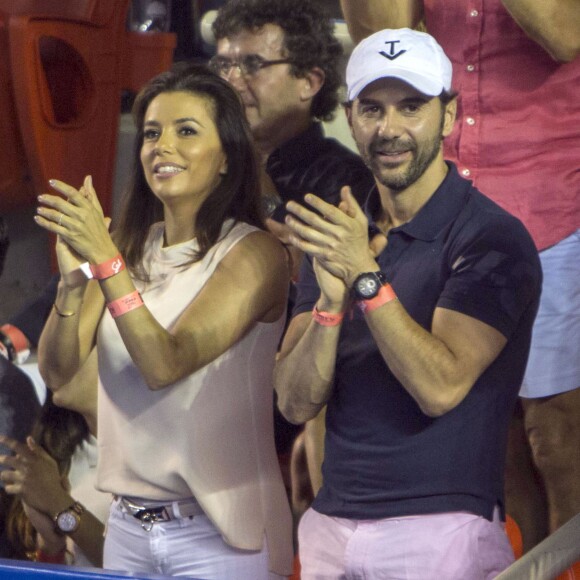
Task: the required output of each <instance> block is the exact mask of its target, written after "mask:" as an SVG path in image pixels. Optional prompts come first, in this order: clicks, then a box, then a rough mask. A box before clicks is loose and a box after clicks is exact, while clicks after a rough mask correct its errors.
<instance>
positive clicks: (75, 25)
mask: <svg viewBox="0 0 580 580" xmlns="http://www.w3.org/2000/svg"><path fill="white" fill-rule="evenodd" d="M128 8H129V0H75V2H62V0H12V1H8V0H0V11H3V12H2V13H1V19H2V23H3V27H2V32H3V34H2V44H3V47H4V49H5V50H6V49H7V51H8V54H9V64H8V68H9V71H8V73H9V77H10V78H11V79H12V83H11V84H12V94H13V102H14V104H13V107H12V109H13V111H14V110H15V111H16V117H17V125H18V131H19V134H20V139H21V142H22V145H21V150H23V151H24V155H25V160H26V166H27V168H28V170H29V174H30V177H31V181H32V185H33V189H34V190H35V191H36V193H38V192H40V191H45V190H46V189H47V181H48V179H50V178H56V179H60V180H62V181H65V182H68V183H70V184H72V185H80V184H81V183H82V181H83V178H84V176H85V175H87V174H91V175H92V176H93V181H94V183H95V188H96V190H97V192H98V193H99V196H100V199H101V203H102V205H103V207H104V209H105V211H106V212H108V211H109V210H110V207H111V194H112V184H113V176H114V170H115V160H116V144H117V136H118V123H119V116H120V107H121V92H122V90H123V89H130V90H134V91H136V90H138V89H139V88H140V86H141V85H142V84H143V83H145V82H146V81H147V80H149V79H150V78H151V77H152V76H154V75H155V74H157V73H158V72H160V71H162V70H165V69H167V68H169V67H170V66H171V63H172V60H173V49H174V47H175V37H174V35H173V34H168V33H144V34H140V35H138V38H136V37H135V33H132V32H129V31H127V30H126V29H125V28H126V16H127V11H128ZM6 37H7V38H6ZM141 37H146V38H141ZM144 54H146V55H147V56H146V57H144V56H143V55H144ZM0 60H1V59H0ZM5 66H6V63H5ZM0 98H1V97H0ZM5 99H6V100H7V99H8V98H7V97H6V96H5ZM5 102H6V101H5ZM12 129H14V127H12ZM2 130H4V132H6V131H7V129H6V128H4V129H3V128H2V127H1V126H0V131H2ZM13 133H15V132H14V131H13ZM14 139H17V137H16V135H14ZM20 165H21V166H22V163H21V164H20ZM2 194H3V191H2ZM3 199H4V195H2V196H1V197H0V211H1V210H4V209H5V208H4V207H2V203H3ZM26 199H28V198H26ZM32 199H34V196H32ZM24 201H26V200H24Z"/></svg>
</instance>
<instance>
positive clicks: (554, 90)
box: [341, 0, 580, 550]
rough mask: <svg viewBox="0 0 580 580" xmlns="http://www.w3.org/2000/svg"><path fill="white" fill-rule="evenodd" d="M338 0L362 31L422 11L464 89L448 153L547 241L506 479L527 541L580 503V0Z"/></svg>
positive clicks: (511, 508)
mask: <svg viewBox="0 0 580 580" xmlns="http://www.w3.org/2000/svg"><path fill="white" fill-rule="evenodd" d="M341 5H342V9H343V13H344V16H345V18H346V21H347V24H348V26H349V30H350V33H351V35H352V36H353V38H354V40H355V41H358V40H361V39H362V38H364V37H365V36H367V35H368V34H370V33H371V32H374V31H375V30H379V29H381V28H400V27H415V26H417V25H418V24H419V22H420V21H421V20H424V22H425V24H426V27H427V30H428V31H429V33H430V34H432V35H433V36H434V37H435V38H436V39H437V40H438V41H439V42H440V43H441V45H442V47H443V49H444V50H445V52H446V54H447V55H448V56H449V58H450V59H451V61H452V63H453V70H454V86H455V88H456V89H457V90H458V92H459V95H460V97H459V103H458V121H457V122H456V125H455V129H454V131H453V133H452V134H451V135H450V137H449V138H448V139H446V140H445V156H446V158H447V159H449V160H451V161H453V162H455V163H456V165H457V167H458V170H459V172H460V174H461V175H462V176H464V177H466V178H468V179H471V180H473V183H474V185H475V186H476V187H477V188H478V189H479V190H480V191H482V192H483V193H484V194H486V195H487V196H489V197H491V198H492V199H493V200H494V201H496V202H497V203H498V204H499V205H501V206H502V207H504V208H505V209H507V210H508V211H509V212H510V213H512V214H514V215H516V216H517V217H519V218H520V219H521V220H522V221H523V222H524V224H525V225H526V227H527V228H528V230H529V231H530V233H531V234H532V237H533V239H534V241H535V243H536V246H537V248H538V250H539V252H540V259H541V261H542V267H543V270H544V290H543V294H542V301H541V304H540V311H539V314H538V317H537V319H536V323H535V327H534V337H533V341H532V350H531V353H530V358H529V362H528V368H527V372H526V376H525V377H524V382H523V385H522V390H521V392H520V396H521V399H520V401H521V406H520V407H519V413H518V414H516V417H514V422H513V426H512V433H511V440H510V449H509V451H508V470H507V478H506V479H507V482H506V483H507V485H506V492H507V510H508V513H510V514H511V515H512V516H513V517H514V519H515V520H516V521H517V522H518V524H519V525H520V527H521V529H522V533H523V538H524V549H525V550H528V549H530V548H531V547H533V546H534V545H535V544H536V543H538V542H539V541H540V540H541V539H542V538H543V537H545V536H546V535H547V534H548V533H549V532H551V531H554V530H555V529H557V528H558V527H560V526H561V525H562V524H564V523H565V522H566V521H568V520H569V519H570V518H571V517H573V516H574V515H575V514H576V513H578V512H580V462H579V461H578V449H579V448H580V422H579V421H578V416H579V414H580V388H579V386H580V352H579V346H578V345H580V317H579V314H578V313H579V312H580V292H579V291H578V283H577V282H578V279H579V278H580V260H578V257H577V256H578V253H579V251H580V229H579V226H580V209H579V208H580V204H579V203H578V194H579V192H580V169H579V162H578V151H579V150H580V129H579V128H580V100H579V99H578V95H577V92H578V87H579V86H580V59H578V58H577V57H578V55H579V54H580V2H578V1H575V0H572V1H565V2H561V1H558V0H543V1H542V2H537V1H535V0H486V1H485V2H484V1H483V0H469V1H468V0H445V1H443V0H389V1H388V2H387V1H385V0H374V1H373V0H370V1H368V2H364V3H361V2H353V1H352V0H341ZM538 476H539V478H538ZM536 481H539V482H540V485H538V484H537V483H536Z"/></svg>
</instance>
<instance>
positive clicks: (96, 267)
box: [89, 254, 125, 280]
mask: <svg viewBox="0 0 580 580" xmlns="http://www.w3.org/2000/svg"><path fill="white" fill-rule="evenodd" d="M124 269H125V260H123V256H121V254H117V255H116V256H115V257H114V258H111V259H110V260H107V261H106V262H103V263H102V264H89V270H90V271H91V274H92V275H93V278H94V279H95V280H106V279H107V278H110V277H111V276H114V275H115V274H118V273H119V272H122V271H123V270H124Z"/></svg>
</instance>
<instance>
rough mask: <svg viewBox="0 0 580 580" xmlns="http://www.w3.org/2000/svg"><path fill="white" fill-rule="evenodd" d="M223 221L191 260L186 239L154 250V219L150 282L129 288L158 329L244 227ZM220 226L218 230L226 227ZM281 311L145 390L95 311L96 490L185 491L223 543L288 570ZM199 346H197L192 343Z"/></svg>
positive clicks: (168, 496)
mask: <svg viewBox="0 0 580 580" xmlns="http://www.w3.org/2000/svg"><path fill="white" fill-rule="evenodd" d="M231 226H232V222H231V221H229V222H227V223H226V224H225V225H224V229H223V230H222V234H224V233H225V235H223V237H222V238H221V239H220V241H218V242H217V243H216V244H215V246H214V247H213V248H212V249H211V250H210V251H209V252H208V253H207V255H206V256H205V257H204V258H203V259H202V260H201V261H199V262H196V263H194V264H190V265H189V266H187V267H185V268H183V267H181V268H180V267H179V266H180V265H181V264H183V262H184V261H186V260H187V259H188V258H190V257H191V252H192V250H193V249H195V248H196V247H197V242H196V241H195V240H191V241H189V242H185V243H182V244H177V245H175V246H171V247H168V248H163V247H162V245H163V232H164V228H163V224H162V223H159V224H155V225H154V226H152V228H151V232H150V235H149V239H148V242H147V246H146V253H145V264H146V265H147V266H148V271H149V273H150V277H151V281H150V282H148V283H142V282H139V281H136V286H137V289H138V290H139V291H140V292H141V296H142V298H143V301H144V303H145V305H146V306H147V308H148V309H149V310H150V312H151V314H152V315H153V316H154V317H155V318H156V320H157V321H158V322H159V323H160V324H161V325H163V327H165V328H169V327H170V326H171V325H172V324H174V322H175V321H176V320H177V319H178V318H179V316H180V315H181V313H182V312H183V311H184V309H185V308H186V307H187V306H188V305H189V303H190V302H191V301H192V300H193V299H194V298H195V297H196V296H197V294H198V293H199V291H200V290H201V289H202V288H203V286H204V285H205V283H206V282H207V280H208V279H209V278H210V276H211V275H212V273H213V272H214V270H215V269H216V267H217V265H218V264H219V262H220V260H221V259H222V258H223V257H224V256H225V255H226V254H227V253H228V251H229V250H230V249H231V248H232V247H233V246H234V245H235V244H236V243H237V242H238V241H239V240H241V239H242V238H244V237H245V236H246V235H248V234H250V233H252V232H254V231H257V228H255V227H253V226H249V225H248V224H244V223H238V224H236V225H235V226H234V227H233V228H232V229H231V231H229V232H228V229H229V228H231ZM226 232H227V233H226ZM283 325H284V316H282V317H281V318H280V319H279V320H278V321H276V322H274V323H268V324H266V323H257V324H255V326H254V327H253V328H252V329H251V330H250V331H249V332H248V333H247V334H246V335H245V336H244V337H243V338H242V339H241V340H239V341H238V342H237V343H236V344H235V345H234V346H233V347H232V348H230V349H229V350H228V351H227V352H225V353H224V354H222V355H221V356H219V357H218V358H217V359H215V360H214V361H212V362H211V363H209V364H208V365H206V366H205V367H203V368H202V369H200V370H198V371H197V372H195V373H193V374H192V375H189V376H188V377H185V378H184V379H182V380H180V381H178V382H176V383H175V384H173V385H171V386H170V387H167V388H165V389H162V390H160V391H152V390H150V389H149V388H148V387H147V385H146V383H145V381H144V380H143V378H142V377H141V374H140V372H139V370H138V369H137V367H136V366H135V365H134V364H133V361H132V360H131V357H130V356H129V353H128V352H127V349H126V348H125V345H124V344H123V341H122V339H121V336H120V334H119V332H118V330H117V327H116V324H115V322H114V320H113V319H112V317H111V315H110V314H109V312H108V311H105V313H104V314H103V318H102V321H101V324H100V327H99V332H98V337H97V345H98V358H99V413H98V433H99V437H98V443H99V466H98V487H99V489H101V490H102V491H107V492H111V493H113V494H117V495H126V496H134V497H140V498H145V499H150V500H160V501H165V500H168V501H169V500H171V501H173V500H178V499H185V498H189V497H191V496H194V497H195V498H196V499H197V501H198V502H199V503H200V505H201V507H202V508H203V510H204V511H205V513H206V514H207V516H208V517H209V518H210V519H211V520H212V522H213V523H214V525H215V526H216V527H217V528H218V530H219V531H220V532H221V534H222V536H223V538H224V540H225V541H226V542H227V543H228V544H230V545H232V546H234V547H236V548H241V549H249V550H259V549H261V548H262V542H263V540H264V537H266V538H267V542H268V550H269V553H270V570H271V571H273V572H276V573H278V574H281V575H284V574H289V573H290V572H291V570H292V539H291V515H290V509H289V506H288V500H287V496H286V491H285V489H284V485H283V483H282V477H281V474H280V469H279V465H278V461H277V457H276V452H275V448H274V427H273V413H272V410H273V386H272V372H273V367H274V360H275V354H276V350H277V346H278V342H279V339H280V335H281V333H282V330H283ZM200 348H203V344H201V345H200Z"/></svg>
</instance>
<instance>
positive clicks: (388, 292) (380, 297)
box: [357, 284, 397, 314]
mask: <svg viewBox="0 0 580 580" xmlns="http://www.w3.org/2000/svg"><path fill="white" fill-rule="evenodd" d="M396 298H397V295H396V294H395V291H394V290H393V287H392V286H391V285H390V284H385V285H383V286H381V289H380V290H379V293H378V294H377V295H376V296H375V297H374V298H371V299H370V300H359V301H358V302H357V306H358V307H359V308H360V309H361V310H362V312H363V314H366V313H367V312H372V311H373V310H376V309H377V308H380V307H381V306H383V304H386V303H387V302H391V300H396Z"/></svg>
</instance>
